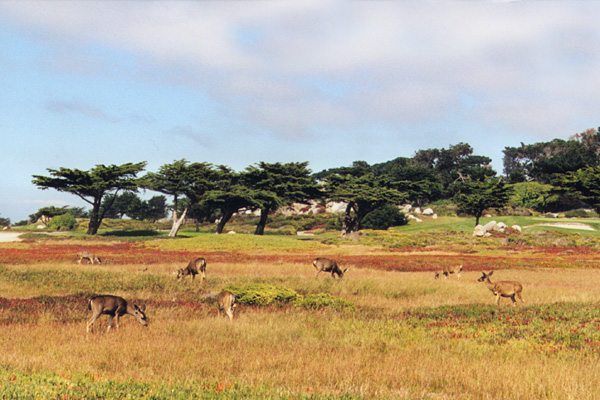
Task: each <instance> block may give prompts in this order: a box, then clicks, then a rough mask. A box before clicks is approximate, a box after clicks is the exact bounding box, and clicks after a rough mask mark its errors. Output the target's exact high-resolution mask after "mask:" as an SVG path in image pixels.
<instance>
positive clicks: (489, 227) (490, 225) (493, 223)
mask: <svg viewBox="0 0 600 400" xmlns="http://www.w3.org/2000/svg"><path fill="white" fill-rule="evenodd" d="M494 226H496V221H490V222H488V223H487V224H485V225H484V226H483V227H484V228H485V230H486V231H491V230H493V229H494Z"/></svg>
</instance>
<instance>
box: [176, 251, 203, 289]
mask: <svg viewBox="0 0 600 400" xmlns="http://www.w3.org/2000/svg"><path fill="white" fill-rule="evenodd" d="M198 274H200V283H202V282H204V278H205V277H206V260H205V259H204V258H202V257H198V258H193V259H191V260H190V262H189V263H188V265H187V267H185V268H184V269H179V270H178V271H177V280H178V281H180V280H182V279H183V278H184V277H185V276H188V275H191V276H192V281H193V280H194V279H195V278H196V275H198Z"/></svg>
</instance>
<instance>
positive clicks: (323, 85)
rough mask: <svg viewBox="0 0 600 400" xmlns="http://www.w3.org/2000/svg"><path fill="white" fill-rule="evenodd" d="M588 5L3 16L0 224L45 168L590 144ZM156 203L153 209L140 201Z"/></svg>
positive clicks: (596, 33)
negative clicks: (578, 136) (573, 141)
mask: <svg viewBox="0 0 600 400" xmlns="http://www.w3.org/2000/svg"><path fill="white" fill-rule="evenodd" d="M598 15H600V2H596V1H489V2H486V1H478V2H474V1H468V2H467V1H456V2H455V1H425V0H419V1H397V2H395V1H381V2H380V1H353V2H338V1H323V0H318V1H281V2H276V1H264V2H263V1H251V2H242V1H226V2H219V1H206V2H205V1H175V0H170V1H151V2H141V1H110V2H100V1H72V0H68V1H57V0H54V1H39V2H38V1H34V0H30V1H17V0H14V1H13V0H6V1H2V2H0V89H1V91H0V132H1V134H2V149H3V151H2V157H0V216H1V217H8V218H10V219H11V220H12V221H13V222H17V221H19V220H22V219H25V218H27V216H28V215H29V214H32V213H34V212H35V211H37V210H38V209H39V208H41V207H44V206H49V205H55V206H62V205H75V206H84V205H85V203H83V202H82V201H81V200H80V199H78V198H77V197H75V196H72V195H67V194H63V193H59V192H56V191H54V190H45V191H42V190H39V189H37V188H36V187H35V186H33V185H32V184H31V179H32V175H47V170H46V169H47V168H59V167H66V168H79V169H84V170H87V169H90V168H92V167H93V166H95V165H97V164H122V163H126V162H140V161H147V162H148V167H147V170H148V171H156V170H157V169H158V168H159V167H160V166H161V165H164V164H166V163H170V162H172V161H174V160H178V159H182V158H185V159H187V160H189V161H206V162H211V163H214V164H225V165H228V166H230V167H231V168H233V169H235V170H243V169H244V168H246V167H247V166H249V165H252V164H254V163H257V162H259V161H266V162H277V161H281V162H291V161H308V162H309V167H310V168H311V169H312V170H313V171H320V170H323V169H326V168H332V167H338V166H347V165H350V164H351V163H352V162H353V161H356V160H364V161H367V162H369V163H371V164H374V163H379V162H384V161H388V160H391V159H393V158H396V157H400V156H402V157H411V156H412V155H414V153H415V152H416V151H418V150H420V149H428V148H447V147H448V146H449V145H452V144H457V143H460V142H466V143H469V144H470V145H471V146H472V147H473V148H474V152H475V154H479V155H486V156H488V157H491V158H492V159H493V166H494V168H495V169H496V170H497V171H498V172H499V173H501V172H502V150H503V149H504V147H506V146H518V145H520V143H521V142H523V143H526V144H528V143H535V142H538V141H547V140H552V139H554V138H562V139H567V138H569V137H570V136H571V135H573V134H575V133H579V132H583V131H585V130H587V129H589V128H594V129H595V128H597V127H598V126H600V121H599V120H598V110H599V107H598V106H599V103H600V96H599V95H598V93H600V74H598V71H600V25H599V24H598V23H597V16H598ZM150 195H154V193H150Z"/></svg>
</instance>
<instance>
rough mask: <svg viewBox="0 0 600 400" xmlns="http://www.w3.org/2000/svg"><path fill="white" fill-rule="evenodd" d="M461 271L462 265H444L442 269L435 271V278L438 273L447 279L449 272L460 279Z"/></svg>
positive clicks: (438, 275)
mask: <svg viewBox="0 0 600 400" xmlns="http://www.w3.org/2000/svg"><path fill="white" fill-rule="evenodd" d="M461 271H462V265H459V266H455V267H448V266H446V267H444V269H443V270H441V271H436V272H435V279H438V278H439V277H440V275H444V278H446V279H448V276H449V275H450V274H456V279H460V273H461Z"/></svg>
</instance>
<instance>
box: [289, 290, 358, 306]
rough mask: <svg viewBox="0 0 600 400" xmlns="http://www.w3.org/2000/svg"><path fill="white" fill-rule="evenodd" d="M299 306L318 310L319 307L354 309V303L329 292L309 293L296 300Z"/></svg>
mask: <svg viewBox="0 0 600 400" xmlns="http://www.w3.org/2000/svg"><path fill="white" fill-rule="evenodd" d="M296 304H297V305H298V306H301V307H304V308H308V309H311V310H316V309H319V308H325V307H331V308H334V309H336V310H341V309H345V308H349V309H354V304H352V302H350V301H348V300H344V299H340V298H337V297H333V296H332V295H330V294H329V293H318V294H307V295H306V296H304V297H301V298H300V299H299V300H297V301H296Z"/></svg>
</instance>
